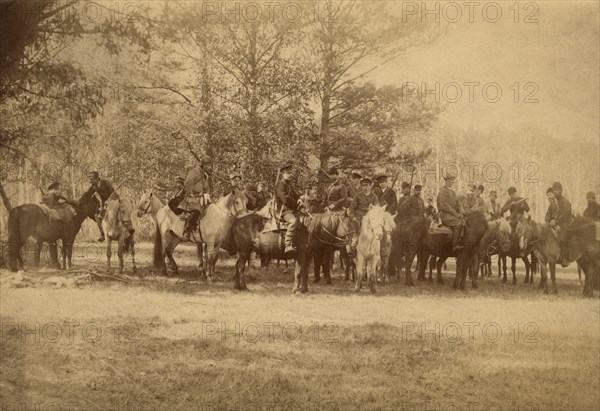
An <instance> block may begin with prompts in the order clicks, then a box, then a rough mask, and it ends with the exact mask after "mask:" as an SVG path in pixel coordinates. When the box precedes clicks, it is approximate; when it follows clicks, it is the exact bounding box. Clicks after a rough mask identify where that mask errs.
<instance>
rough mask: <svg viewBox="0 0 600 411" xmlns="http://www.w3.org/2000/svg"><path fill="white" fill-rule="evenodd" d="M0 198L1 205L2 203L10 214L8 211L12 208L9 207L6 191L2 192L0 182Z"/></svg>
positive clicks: (2, 188) (0, 182)
mask: <svg viewBox="0 0 600 411" xmlns="http://www.w3.org/2000/svg"><path fill="white" fill-rule="evenodd" d="M0 196H1V197H2V203H4V207H6V210H7V211H8V212H10V210H12V206H11V205H10V199H9V198H8V196H7V195H6V191H4V185H2V181H0Z"/></svg>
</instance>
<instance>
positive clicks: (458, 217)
mask: <svg viewBox="0 0 600 411" xmlns="http://www.w3.org/2000/svg"><path fill="white" fill-rule="evenodd" d="M444 180H446V182H445V184H444V186H443V187H442V188H441V189H440V191H439V193H438V197H437V206H438V213H439V215H440V218H441V220H442V224H444V225H446V226H448V227H450V228H452V250H453V251H454V252H456V251H458V250H459V249H461V248H462V246H461V245H460V231H461V229H462V227H463V224H464V217H463V215H462V214H461V212H460V206H459V204H458V197H457V196H456V192H455V191H454V189H453V186H454V182H455V181H456V177H455V176H454V175H452V174H448V175H446V177H444Z"/></svg>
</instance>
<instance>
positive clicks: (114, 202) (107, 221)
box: [102, 193, 137, 274]
mask: <svg viewBox="0 0 600 411" xmlns="http://www.w3.org/2000/svg"><path fill="white" fill-rule="evenodd" d="M121 202H128V200H126V199H122V198H120V196H119V195H118V194H117V193H113V194H111V196H110V197H109V198H108V199H106V201H105V202H104V206H105V208H104V211H103V216H102V229H103V231H104V232H105V233H106V268H107V269H108V271H110V270H111V266H110V258H111V256H112V242H113V241H117V256H118V257H119V274H122V273H123V266H124V261H123V255H124V254H128V253H129V254H131V264H132V269H133V272H134V273H135V272H136V270H137V267H136V266H135V247H134V245H135V244H134V238H133V234H132V233H129V231H127V229H126V228H125V226H124V224H123V215H122V211H121Z"/></svg>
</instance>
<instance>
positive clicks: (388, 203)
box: [379, 188, 398, 214]
mask: <svg viewBox="0 0 600 411" xmlns="http://www.w3.org/2000/svg"><path fill="white" fill-rule="evenodd" d="M379 201H380V202H381V203H382V204H385V211H387V212H388V213H390V214H396V210H398V199H397V198H396V192H395V191H394V190H393V189H391V188H387V189H385V190H384V191H383V194H382V196H381V197H380V198H379Z"/></svg>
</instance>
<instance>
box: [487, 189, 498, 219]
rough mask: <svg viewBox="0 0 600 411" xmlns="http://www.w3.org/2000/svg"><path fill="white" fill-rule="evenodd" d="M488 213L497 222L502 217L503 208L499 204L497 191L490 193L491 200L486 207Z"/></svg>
mask: <svg viewBox="0 0 600 411" xmlns="http://www.w3.org/2000/svg"><path fill="white" fill-rule="evenodd" d="M486 209H487V212H488V213H489V216H490V219H492V220H496V219H498V218H500V217H502V212H501V210H502V206H500V203H499V202H498V194H497V193H496V191H495V190H492V191H490V200H489V202H488V204H487V206H486Z"/></svg>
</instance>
